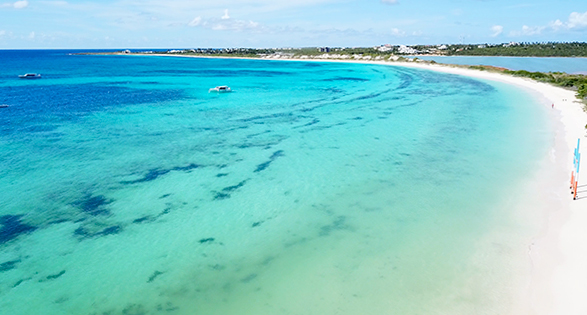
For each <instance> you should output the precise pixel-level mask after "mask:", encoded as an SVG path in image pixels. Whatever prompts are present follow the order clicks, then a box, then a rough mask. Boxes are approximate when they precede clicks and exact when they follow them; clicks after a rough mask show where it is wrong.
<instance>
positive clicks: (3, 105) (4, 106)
mask: <svg viewBox="0 0 587 315" xmlns="http://www.w3.org/2000/svg"><path fill="white" fill-rule="evenodd" d="M6 107H8V105H6V104H2V105H0V108H6Z"/></svg>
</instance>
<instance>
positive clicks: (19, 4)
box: [12, 1, 29, 9]
mask: <svg viewBox="0 0 587 315" xmlns="http://www.w3.org/2000/svg"><path fill="white" fill-rule="evenodd" d="M28 5H29V2H28V1H16V2H15V3H13V4H12V6H13V7H14V8H15V9H23V8H26V7H27V6H28Z"/></svg>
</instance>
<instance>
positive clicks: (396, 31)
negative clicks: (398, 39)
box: [391, 28, 406, 36]
mask: <svg viewBox="0 0 587 315" xmlns="http://www.w3.org/2000/svg"><path fill="white" fill-rule="evenodd" d="M391 35H393V36H406V32H404V31H402V30H400V29H399V28H392V29H391Z"/></svg>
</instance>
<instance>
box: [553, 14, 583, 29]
mask: <svg viewBox="0 0 587 315" xmlns="http://www.w3.org/2000/svg"><path fill="white" fill-rule="evenodd" d="M548 27H550V28H551V29H553V30H555V31H558V30H561V29H569V30H570V29H582V28H586V27H587V12H585V13H579V12H573V13H571V14H570V15H569V19H568V21H567V22H563V21H561V20H554V21H551V22H550V23H548Z"/></svg>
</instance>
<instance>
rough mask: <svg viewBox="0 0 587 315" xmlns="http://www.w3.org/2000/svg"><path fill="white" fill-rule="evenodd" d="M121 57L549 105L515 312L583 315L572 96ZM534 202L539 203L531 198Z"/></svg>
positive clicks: (536, 89)
mask: <svg viewBox="0 0 587 315" xmlns="http://www.w3.org/2000/svg"><path fill="white" fill-rule="evenodd" d="M120 55H128V56H133V55H140V56H163V57H187V58H213V59H253V60H274V61H305V62H345V63H363V64H377V65H386V66H397V67H409V68H418V69H422V70H430V71H437V72H443V73H449V74H454V75H462V76H467V77H472V78H477V79H482V80H491V81H497V82H502V83H506V84H509V85H512V86H515V87H517V88H520V89H523V90H526V91H530V92H532V93H534V94H535V95H536V96H538V98H539V99H540V100H541V101H540V102H539V103H540V105H541V106H545V107H546V108H548V107H550V106H551V104H554V105H555V106H554V109H553V110H552V112H551V113H552V115H551V116H552V118H551V120H552V122H553V124H554V125H555V126H554V128H553V132H554V135H553V137H552V139H553V140H552V141H553V143H552V144H551V145H550V148H551V149H550V151H551V153H550V155H549V156H547V157H545V161H544V162H543V163H542V164H541V167H540V169H539V170H537V171H536V173H537V175H536V177H535V178H534V179H533V182H531V183H528V184H529V185H528V188H527V189H526V190H527V191H526V192H525V193H524V196H523V197H521V198H519V204H518V205H516V206H515V207H514V208H516V209H522V211H531V210H533V209H538V210H539V211H538V212H537V213H536V214H537V215H539V216H541V217H542V220H543V222H544V223H543V226H542V229H541V231H540V233H539V234H538V235H536V236H534V237H533V239H532V240H530V241H529V243H528V244H526V245H527V250H528V266H529V267H528V269H529V270H528V273H529V274H530V275H529V281H528V284H527V288H525V289H524V290H525V292H522V293H520V296H522V298H521V299H522V301H520V303H519V304H520V305H519V306H517V307H516V311H519V312H525V313H529V314H536V315H542V314H544V315H546V314H557V315H558V314H561V315H562V314H586V313H587V301H586V300H585V299H584V297H585V296H587V284H585V281H583V280H584V279H587V268H585V267H584V266H587V230H585V229H584V227H585V226H587V212H586V211H584V210H585V209H587V191H586V190H585V189H583V190H582V191H584V193H583V194H585V196H581V195H579V198H580V199H579V200H572V197H571V196H570V193H569V189H568V186H569V183H568V182H569V179H570V178H569V177H570V173H571V168H572V163H571V161H572V154H573V153H572V152H573V149H574V148H575V146H576V144H577V139H578V138H585V135H586V131H585V129H584V126H585V125H586V124H587V114H586V113H585V112H583V111H582V109H581V107H582V106H581V105H580V102H579V101H578V100H576V98H575V93H574V92H573V91H570V90H565V89H563V88H560V87H555V86H552V85H549V84H546V83H541V82H536V81H533V80H531V79H526V78H519V77H513V76H509V75H504V74H500V73H494V72H487V71H480V70H473V69H465V68H460V67H451V66H448V65H439V64H424V63H416V62H387V61H375V60H370V61H365V60H352V59H350V60H325V59H285V58H284V59H268V58H246V57H243V58H238V57H237V58H234V57H207V56H185V55H171V56H170V55H165V54H149V55H144V54H120ZM538 98H537V99H538ZM549 110H550V109H549ZM586 140H587V139H584V140H583V141H582V142H583V143H581V152H585V151H586V150H587V145H586V144H585V141H586ZM544 174H547V175H544ZM534 180H535V181H534ZM581 184H582V183H580V185H581ZM583 187H585V184H583ZM580 191H581V190H580ZM536 196H540V197H539V198H536ZM530 208H532V209H530ZM581 210H583V211H581ZM519 312H518V313H519Z"/></svg>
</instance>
